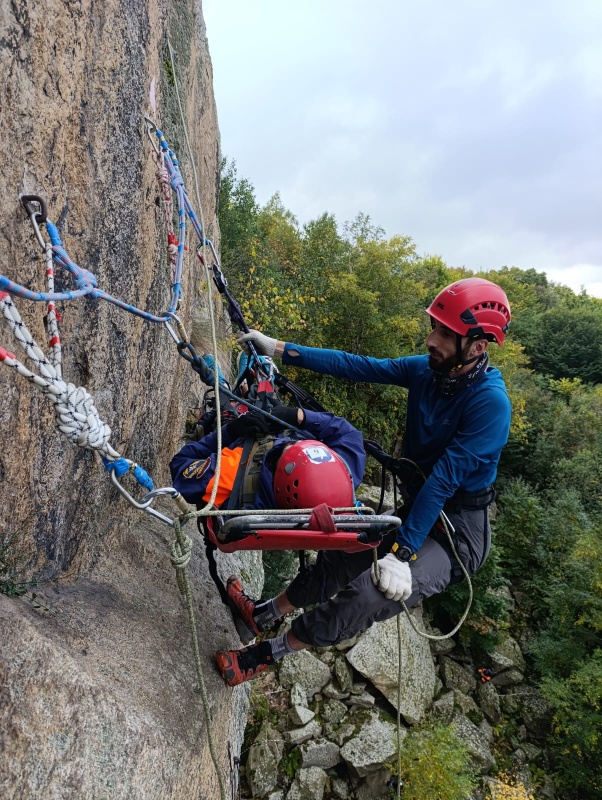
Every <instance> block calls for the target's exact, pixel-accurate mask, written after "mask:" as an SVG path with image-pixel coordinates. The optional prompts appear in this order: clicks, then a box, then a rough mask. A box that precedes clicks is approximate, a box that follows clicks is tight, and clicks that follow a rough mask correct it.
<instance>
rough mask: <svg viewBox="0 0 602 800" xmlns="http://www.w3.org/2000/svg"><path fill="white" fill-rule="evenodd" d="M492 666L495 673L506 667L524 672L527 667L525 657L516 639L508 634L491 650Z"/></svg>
mask: <svg viewBox="0 0 602 800" xmlns="http://www.w3.org/2000/svg"><path fill="white" fill-rule="evenodd" d="M489 658H490V659H491V668H492V670H493V673H494V675H495V674H497V673H498V672H502V671H503V670H506V669H512V668H515V669H517V670H519V672H524V671H525V668H526V664H525V659H524V658H523V654H522V653H521V649H520V647H519V646H518V642H517V641H516V639H513V638H512V636H506V637H505V638H503V639H502V640H501V641H500V642H498V643H497V644H496V645H495V647H493V648H492V649H491V650H490V651H489Z"/></svg>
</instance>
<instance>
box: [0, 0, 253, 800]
mask: <svg viewBox="0 0 602 800" xmlns="http://www.w3.org/2000/svg"><path fill="white" fill-rule="evenodd" d="M168 39H169V41H170V42H171V45H172V47H173V51H174V60H175V65H176V67H175V70H174V69H172V67H171V64H170V58H169V50H168V46H167V43H168ZM174 79H175V80H177V83H178V86H179V89H180V93H181V97H182V104H183V109H184V118H185V120H186V128H187V129H188V131H189V133H190V139H191V145H192V151H193V154H194V161H195V163H196V166H197V172H198V183H199V192H200V197H201V203H200V205H201V208H199V203H198V201H197V199H196V196H195V195H196V192H195V188H194V179H193V171H192V168H191V158H190V154H189V153H188V151H187V148H186V146H185V137H184V125H183V123H182V121H181V119H180V115H179V111H178V109H177V103H176V98H175V94H174ZM146 113H150V114H151V115H152V116H153V117H154V119H155V120H156V122H157V124H158V125H159V126H160V127H161V128H162V129H163V131H164V132H165V135H166V137H167V139H168V141H169V143H170V145H171V147H172V148H173V149H174V150H175V151H176V153H177V155H178V157H179V160H180V163H181V167H182V172H183V176H184V180H185V182H186V185H187V188H188V190H189V193H190V199H191V202H192V204H193V206H194V207H195V210H196V212H197V214H200V213H202V215H203V219H204V224H205V233H206V235H207V236H208V237H209V238H211V239H212V240H213V241H215V242H216V244H217V243H218V241H219V231H218V228H217V221H216V190H217V183H218V174H219V134H218V129H217V120H216V111H215V103H214V98H213V89H212V67H211V61H210V58H209V52H208V44H207V39H206V31H205V25H204V22H203V18H202V9H201V4H200V2H199V0H183V2H178V3H175V2H173V1H172V0H156V1H155V0H152V1H151V0H121V1H120V2H117V0H106V2H103V3H100V4H99V3H93V2H91V0H82V2H79V3H73V2H69V1H68V0H45V1H44V2H41V0H0V129H1V130H2V133H3V141H4V144H5V153H6V156H7V157H6V158H5V164H4V168H3V169H2V170H1V171H0V254H1V265H2V266H1V267H0V270H1V271H2V273H3V274H5V275H7V277H8V278H10V279H11V280H13V281H15V282H17V283H19V284H22V285H24V286H26V287H28V288H31V289H33V290H35V291H38V292H39V291H45V290H46V286H45V281H44V266H45V265H44V262H43V260H42V259H41V257H40V256H41V248H40V246H39V244H38V242H37V241H36V239H35V237H34V235H33V232H32V226H31V224H30V222H29V221H28V219H27V216H26V214H25V213H24V211H23V209H22V207H21V205H20V203H19V196H20V195H22V194H37V195H41V196H42V197H43V198H44V199H45V200H46V203H47V205H48V216H49V219H50V220H51V221H52V222H54V223H55V224H56V225H57V227H58V229H59V232H60V235H61V238H62V241H63V244H64V247H65V249H66V251H67V252H68V253H69V255H70V257H71V258H72V259H73V261H75V262H77V264H79V265H80V266H81V267H84V268H86V269H88V270H90V271H91V272H92V273H93V274H94V275H95V277H96V279H97V281H98V285H99V287H100V288H101V289H103V290H105V291H106V292H107V293H109V294H111V295H113V296H115V297H118V298H120V299H122V300H123V301H125V302H126V303H128V304H131V305H136V306H138V307H141V308H143V309H145V310H147V311H151V312H153V313H155V314H160V313H162V312H163V311H164V310H165V309H166V308H167V307H168V306H169V302H170V281H169V265H168V262H167V255H166V236H165V217H164V213H163V210H162V208H161V198H160V193H159V189H158V185H157V181H156V178H155V168H154V163H153V161H152V158H151V149H150V147H151V146H150V142H149V140H148V137H147V135H146V132H145V126H144V122H143V117H144V114H146ZM42 233H43V234H44V236H45V238H47V236H46V231H45V229H44V227H43V226H42ZM188 244H189V249H188V255H187V257H186V263H185V266H184V275H183V279H182V302H181V306H180V308H179V311H178V314H179V316H180V318H181V319H182V322H183V323H184V325H185V326H188V325H189V322H190V320H191V318H192V312H193V308H194V307H195V306H199V305H200V306H202V307H203V308H205V309H207V307H208V300H207V297H205V296H202V295H201V294H199V286H200V285H201V280H202V278H203V276H202V274H201V271H200V269H201V267H200V264H199V262H198V260H197V259H195V258H194V248H193V245H194V240H193V239H192V238H190V239H189V243H188ZM73 288H75V287H74V285H73V282H72V281H71V279H68V278H67V275H66V273H65V272H64V271H63V270H60V269H56V290H57V291H64V290H67V289H73ZM15 305H16V306H17V307H18V309H19V312H20V314H21V316H22V317H23V319H24V321H25V323H26V324H27V326H28V327H29V329H30V331H31V333H32V335H33V337H34V338H35V339H36V341H37V342H38V344H39V345H40V346H41V347H42V348H43V349H44V350H45V352H47V350H46V340H47V335H46V332H45V330H44V323H43V318H44V315H45V314H46V307H45V305H44V304H41V303H33V302H30V301H27V300H24V299H23V300H22V299H20V298H17V299H16V300H15ZM58 306H59V312H60V314H61V316H62V323H61V339H62V342H63V372H64V377H65V379H66V380H68V381H70V382H72V383H73V384H75V385H77V386H84V387H86V389H87V390H88V391H89V392H90V393H91V394H92V396H93V397H94V400H95V404H96V407H97V408H98V411H99V413H100V416H101V418H102V419H103V420H104V421H105V422H106V423H108V424H109V425H110V427H111V429H112V431H113V435H112V438H111V443H112V445H113V446H114V447H115V449H117V450H118V451H119V452H120V453H121V454H122V455H124V456H126V457H127V458H130V459H132V460H134V461H136V462H138V463H140V464H141V465H142V466H143V467H144V469H145V470H146V471H147V472H148V473H149V475H151V477H152V478H153V480H154V482H155V485H157V486H166V485H169V474H168V469H167V465H168V462H169V459H170V458H171V456H172V455H173V453H174V452H175V451H176V450H177V448H178V447H179V446H180V441H179V439H180V436H181V434H182V432H183V428H184V419H185V411H186V409H187V408H188V407H189V406H191V405H195V400H196V401H197V402H198V397H199V394H200V391H199V382H198V379H197V378H196V376H195V375H194V373H193V372H192V370H190V368H189V366H188V365H187V364H186V363H185V362H184V361H183V359H181V358H180V357H179V356H178V355H177V351H176V348H175V344H174V342H173V340H172V338H171V337H170V335H169V333H168V331H167V330H166V328H165V326H164V325H153V324H151V323H148V322H146V321H143V320H142V319H140V318H139V317H136V316H134V315H132V314H128V313H126V312H125V311H123V310H121V309H118V308H117V307H115V306H113V305H110V304H109V303H107V302H104V301H101V300H89V299H86V298H82V299H79V300H74V301H68V302H62V303H59V304H58ZM219 324H220V325H221V332H222V333H223V332H224V324H223V320H222V322H221V323H219ZM0 344H1V345H2V346H3V347H5V348H6V349H7V350H9V351H11V352H14V353H15V355H17V357H18V358H19V359H20V360H22V361H23V362H24V363H27V365H28V366H29V367H31V366H32V365H31V363H30V362H28V361H27V358H26V355H25V353H24V351H23V350H22V349H21V348H20V346H19V345H18V343H17V342H16V340H15V339H14V338H13V336H12V335H11V332H10V329H9V328H8V326H7V325H6V324H5V321H4V320H3V319H0ZM0 394H1V396H2V402H1V403H0V430H1V431H2V433H3V447H2V451H1V453H0V544H2V545H4V544H5V543H6V541H7V540H8V539H12V540H13V545H12V550H11V553H12V558H13V563H12V565H11V569H13V571H14V573H15V575H16V577H17V578H19V579H21V580H23V579H30V578H32V577H35V578H37V579H38V582H39V585H40V586H41V587H42V588H41V589H40V590H39V592H40V596H41V597H42V602H43V603H44V604H45V605H46V606H48V608H49V609H50V612H49V613H48V612H43V611H39V610H36V609H33V608H32V607H31V606H30V605H28V604H27V603H26V602H25V601H24V600H14V599H8V598H6V597H3V596H0V629H1V634H0V635H1V637H2V643H3V644H2V649H1V652H0V675H1V685H2V689H1V693H2V699H1V702H0V795H1V796H2V797H3V798H6V800H10V798H17V797H24V796H27V797H30V798H41V797H44V798H58V797H67V796H71V797H87V798H100V797H111V798H120V797H123V798H125V797H139V798H154V797H157V798H170V797H176V796H178V797H192V796H196V797H198V796H206V797H218V796H219V791H218V787H217V778H216V772H215V769H214V766H213V764H212V762H211V759H210V753H209V748H208V743H207V731H206V728H205V722H204V721H203V713H202V710H201V708H200V705H199V696H198V695H197V694H196V693H195V692H194V686H195V684H196V677H195V674H194V664H193V660H192V655H191V647H190V631H189V629H188V622H187V615H186V610H185V609H184V608H183V607H182V606H181V604H180V600H179V596H178V592H177V588H176V585H175V581H174V577H173V569H172V568H171V566H170V563H169V546H170V543H171V539H172V533H171V529H170V528H169V527H168V526H167V525H164V524H163V523H161V522H159V521H157V520H154V519H152V518H150V517H149V516H148V515H146V514H145V513H144V512H142V511H139V510H136V509H134V508H132V507H131V506H129V505H128V503H127V502H126V501H125V500H124V499H123V498H122V497H121V496H120V495H119V494H118V493H117V492H116V490H115V489H114V487H113V486H112V484H111V481H110V480H109V479H108V477H107V474H106V472H105V470H104V468H103V466H102V465H101V464H100V462H99V460H98V459H97V458H96V457H95V456H93V455H92V454H91V453H90V452H88V451H85V450H83V449H79V448H77V447H75V446H74V445H72V444H70V443H69V442H68V441H67V440H66V439H65V438H64V437H63V435H62V434H61V433H60V432H59V431H58V430H57V428H56V427H55V424H54V412H53V410H52V406H51V404H50V402H49V401H48V400H47V398H45V397H44V396H43V395H42V394H41V393H40V392H39V391H38V390H37V389H35V388H34V387H32V386H31V384H29V383H28V382H27V381H25V380H24V379H23V378H21V377H20V376H19V375H17V374H15V373H14V372H13V371H11V370H9V369H7V368H6V367H4V366H2V365H0ZM129 480H130V479H129V478H128V477H125V478H124V479H123V482H124V483H125V485H126V486H127V488H128V490H130V491H131V493H132V494H133V495H134V496H135V497H137V498H140V497H141V495H142V493H143V492H141V490H140V489H139V488H138V487H137V484H135V483H129V482H128V481H129ZM163 510H164V513H166V514H168V515H170V516H172V517H173V516H174V515H175V511H176V510H175V507H173V508H172V507H166V508H165V509H163ZM187 532H188V533H189V535H191V536H192V537H193V539H194V540H195V550H194V556H193V562H192V567H191V573H192V582H193V586H194V593H195V604H196V611H197V615H198V620H199V621H198V633H199V639H200V642H201V662H202V666H203V670H204V673H205V675H206V681H207V683H208V691H209V705H210V713H211V715H212V717H213V727H214V728H215V731H214V733H215V736H216V741H217V743H218V748H217V750H218V758H219V760H220V767H221V773H222V774H223V775H224V776H225V780H226V784H227V786H226V788H227V790H228V791H229V788H228V784H229V782H230V777H229V776H230V775H231V774H235V771H234V772H233V771H232V769H231V763H230V758H231V754H236V753H237V752H238V750H239V749H240V740H241V737H242V730H241V726H242V725H244V718H245V709H246V703H247V690H246V689H240V690H236V691H235V692H232V690H230V689H228V688H227V687H225V686H224V684H223V682H222V681H221V679H220V678H219V676H217V674H216V673H215V671H214V667H213V662H212V659H211V654H212V652H213V651H214V650H217V649H219V648H223V647H225V646H228V647H232V646H239V639H238V637H237V636H236V634H235V631H234V627H233V624H232V620H231V618H230V616H229V614H228V612H227V611H226V610H225V608H223V607H222V605H221V603H220V601H219V597H218V595H217V593H216V592H215V589H214V588H213V585H212V583H211V580H210V578H209V575H208V573H207V569H206V565H205V563H204V555H203V553H202V550H201V546H200V541H199V538H198V535H197V534H196V531H195V530H194V527H193V526H192V529H191V530H190V531H187ZM255 560H256V559H255ZM228 746H230V753H229V752H228Z"/></svg>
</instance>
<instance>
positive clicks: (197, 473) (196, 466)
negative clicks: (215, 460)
mask: <svg viewBox="0 0 602 800" xmlns="http://www.w3.org/2000/svg"><path fill="white" fill-rule="evenodd" d="M209 464H211V456H210V457H209V458H206V459H205V460H204V461H201V460H200V459H199V460H197V461H193V462H192V464H189V465H188V466H187V467H186V469H185V470H184V472H183V473H182V477H183V478H186V480H192V479H193V478H194V479H196V480H198V479H199V478H201V477H202V476H203V474H204V473H205V472H206V471H207V468H208V467H209Z"/></svg>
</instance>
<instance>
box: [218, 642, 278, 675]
mask: <svg viewBox="0 0 602 800" xmlns="http://www.w3.org/2000/svg"><path fill="white" fill-rule="evenodd" d="M214 657H215V661H216V663H217V668H218V670H219V671H220V675H221V676H222V678H223V679H224V680H225V681H226V683H227V684H228V686H238V685H239V684H240V683H244V682H245V681H249V680H251V678H254V677H255V675H257V674H258V673H260V672H265V670H266V669H267V668H268V667H269V666H271V665H272V664H273V663H274V656H273V655H272V646H271V645H270V642H269V639H268V640H267V641H265V642H260V643H259V644H252V645H249V647H244V648H243V649H242V650H220V651H219V652H217V653H216V654H215V656H214Z"/></svg>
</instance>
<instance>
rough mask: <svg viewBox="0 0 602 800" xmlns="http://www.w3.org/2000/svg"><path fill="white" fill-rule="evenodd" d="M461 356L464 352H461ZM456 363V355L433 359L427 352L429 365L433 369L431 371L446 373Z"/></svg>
mask: <svg viewBox="0 0 602 800" xmlns="http://www.w3.org/2000/svg"><path fill="white" fill-rule="evenodd" d="M462 358H464V353H462ZM457 365H458V357H457V356H448V357H447V358H444V359H434V358H433V356H432V355H431V354H430V353H429V367H430V368H431V369H432V370H433V372H437V373H438V374H440V375H447V374H448V373H449V372H451V370H452V369H453V368H454V367H456V366H457Z"/></svg>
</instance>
